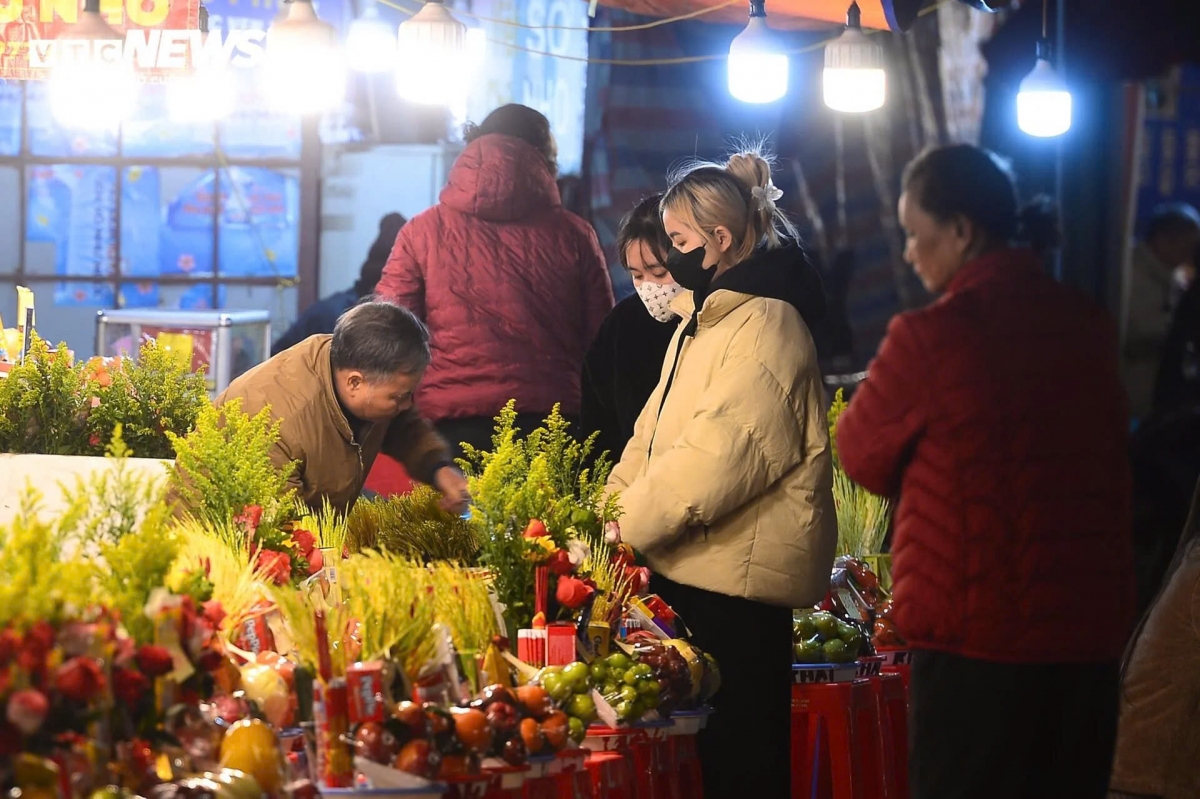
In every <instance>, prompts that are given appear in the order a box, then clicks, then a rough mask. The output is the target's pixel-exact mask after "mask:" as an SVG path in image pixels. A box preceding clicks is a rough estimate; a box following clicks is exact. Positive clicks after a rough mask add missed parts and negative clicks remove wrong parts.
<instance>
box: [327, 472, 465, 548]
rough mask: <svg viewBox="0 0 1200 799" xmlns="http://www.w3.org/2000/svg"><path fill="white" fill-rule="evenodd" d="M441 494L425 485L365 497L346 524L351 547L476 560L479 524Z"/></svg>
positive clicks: (347, 539)
mask: <svg viewBox="0 0 1200 799" xmlns="http://www.w3.org/2000/svg"><path fill="white" fill-rule="evenodd" d="M439 499H440V495H439V494H438V492H437V491H435V490H434V489H432V488H430V487H429V486H423V485H422V486H417V487H416V488H414V489H413V491H412V493H410V494H406V495H403V496H395V497H391V498H389V499H370V500H366V499H362V500H359V501H358V502H356V503H355V505H354V509H353V510H351V511H350V516H349V518H348V519H347V524H346V527H347V535H346V543H347V544H348V545H349V547H350V551H351V552H361V551H363V550H365V549H378V550H386V551H387V552H391V553H393V554H396V555H399V556H401V557H405V558H411V559H414V560H423V561H435V560H446V561H454V562H456V563H461V564H463V565H466V566H474V565H475V564H476V563H478V560H479V537H478V535H477V533H476V530H475V528H474V527H473V526H472V525H471V524H470V522H468V521H466V520H465V519H462V518H460V517H458V516H455V515H454V514H452V513H447V512H446V511H444V510H442V508H441V507H440V506H439V505H438V500H439ZM305 529H307V528H305Z"/></svg>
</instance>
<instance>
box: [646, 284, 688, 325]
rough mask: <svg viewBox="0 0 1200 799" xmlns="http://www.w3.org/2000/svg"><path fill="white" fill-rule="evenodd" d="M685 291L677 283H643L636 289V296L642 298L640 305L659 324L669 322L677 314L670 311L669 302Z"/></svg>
mask: <svg viewBox="0 0 1200 799" xmlns="http://www.w3.org/2000/svg"><path fill="white" fill-rule="evenodd" d="M685 290H686V289H684V287H683V286H681V285H679V284H678V283H667V284H666V285H663V284H661V283H651V282H650V281H648V280H647V281H644V282H643V283H642V285H640V286H638V287H637V293H638V296H639V297H641V298H642V304H643V305H645V306H646V310H647V311H649V312H650V315H651V316H653V317H654V318H655V319H657V320H658V321H660V322H670V321H671V320H672V319H674V318H675V317H676V316H678V314H677V313H675V312H674V311H672V310H671V300H673V299H675V298H676V297H678V296H679V295H680V294H682V293H683V292H684V291H685Z"/></svg>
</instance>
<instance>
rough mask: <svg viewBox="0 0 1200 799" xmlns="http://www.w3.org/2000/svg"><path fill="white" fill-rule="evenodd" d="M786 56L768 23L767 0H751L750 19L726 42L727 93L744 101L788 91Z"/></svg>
mask: <svg viewBox="0 0 1200 799" xmlns="http://www.w3.org/2000/svg"><path fill="white" fill-rule="evenodd" d="M787 89H788V57H787V53H785V52H784V51H783V50H782V48H780V46H779V41H778V39H777V38H776V36H775V32H774V31H772V30H771V29H770V28H769V27H768V26H767V9H766V0H750V21H749V22H747V23H746V28H745V30H743V31H742V32H741V33H739V34H738V35H737V36H735V37H733V41H732V42H730V43H729V93H730V94H732V95H733V96H734V97H736V98H737V99H739V100H741V101H742V102H744V103H773V102H775V101H776V100H778V99H779V98H780V97H783V96H784V95H785V94H787Z"/></svg>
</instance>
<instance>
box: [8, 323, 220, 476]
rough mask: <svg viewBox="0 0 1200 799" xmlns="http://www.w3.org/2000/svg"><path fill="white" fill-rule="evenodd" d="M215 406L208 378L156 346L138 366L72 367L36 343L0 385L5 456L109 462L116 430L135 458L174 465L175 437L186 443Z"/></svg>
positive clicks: (62, 353)
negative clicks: (88, 458)
mask: <svg viewBox="0 0 1200 799" xmlns="http://www.w3.org/2000/svg"><path fill="white" fill-rule="evenodd" d="M207 404H208V395H207V393H206V389H205V384H204V375H203V374H196V375H193V374H189V369H188V367H187V366H186V365H184V364H182V363H180V362H179V361H178V359H176V358H175V357H174V356H172V355H171V354H170V353H169V352H167V351H166V350H163V349H161V348H159V347H158V345H156V344H155V343H154V342H148V343H147V344H146V345H145V346H144V347H142V352H141V355H140V356H139V359H138V361H136V362H134V361H132V360H128V359H118V360H116V361H115V363H114V365H113V366H112V367H111V369H110V368H109V367H108V366H106V365H105V363H104V362H103V361H102V360H101V359H99V358H93V359H92V360H91V361H88V362H87V363H77V364H74V365H72V364H71V363H70V362H69V355H68V353H67V347H66V345H65V344H60V345H59V346H58V349H57V350H55V351H54V352H50V348H49V347H48V346H47V345H46V342H45V341H43V340H42V339H40V338H38V337H37V334H36V333H35V334H34V335H33V339H32V344H31V346H30V349H29V353H28V354H27V356H26V358H25V361H24V362H23V363H20V364H18V365H17V366H15V367H13V369H12V371H11V372H9V376H8V377H7V378H6V379H4V380H0V452H20V453H39V454H43V455H102V454H104V452H105V449H106V446H107V444H108V442H109V441H111V440H112V436H113V431H114V430H115V429H116V427H117V425H118V424H119V425H121V426H122V427H123V430H124V433H123V438H124V440H125V443H126V444H127V445H128V447H129V450H130V454H131V455H136V456H137V457H140V458H171V457H172V456H173V454H174V451H173V449H172V447H171V441H170V439H169V434H174V435H186V434H187V433H188V432H189V431H190V430H191V429H192V427H193V425H194V424H195V421H196V415H197V413H199V411H200V409H201V408H202V407H204V406H205V405H207Z"/></svg>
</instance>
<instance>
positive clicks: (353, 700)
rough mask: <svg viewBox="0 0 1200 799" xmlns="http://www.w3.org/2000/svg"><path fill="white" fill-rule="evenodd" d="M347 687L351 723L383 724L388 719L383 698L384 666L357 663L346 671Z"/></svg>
mask: <svg viewBox="0 0 1200 799" xmlns="http://www.w3.org/2000/svg"><path fill="white" fill-rule="evenodd" d="M346 687H347V690H348V692H349V698H350V723H351V724H363V723H365V722H368V721H375V722H380V723H382V722H383V721H384V719H385V718H386V717H387V708H386V701H385V699H384V696H383V664H382V663H355V664H354V665H353V666H350V667H349V668H348V669H346Z"/></svg>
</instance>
